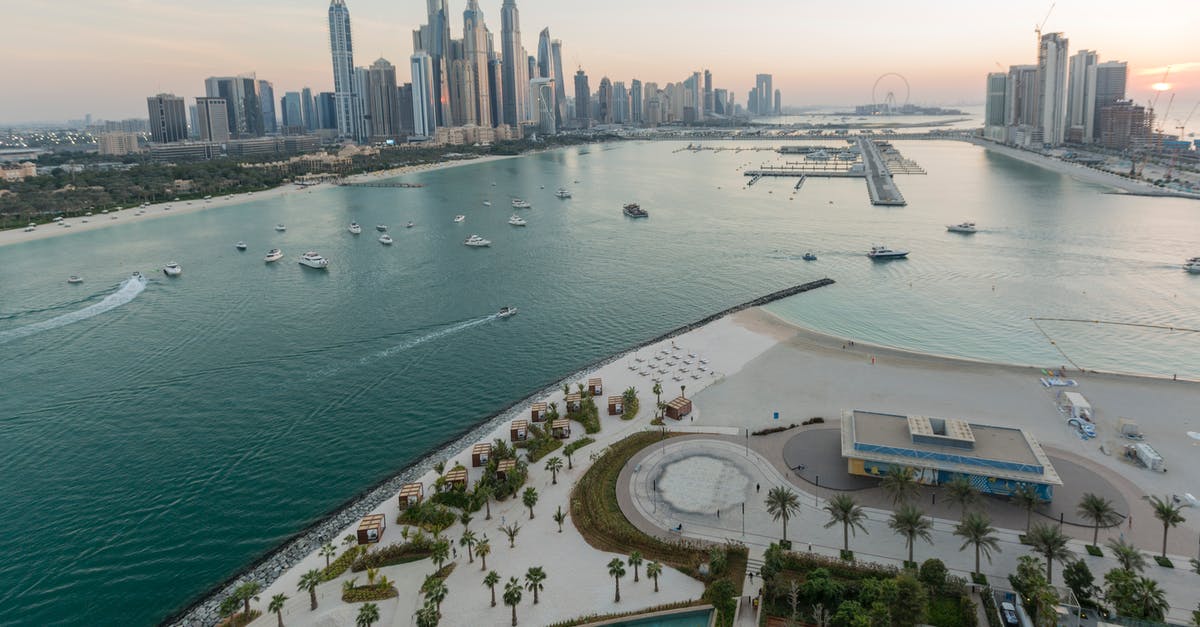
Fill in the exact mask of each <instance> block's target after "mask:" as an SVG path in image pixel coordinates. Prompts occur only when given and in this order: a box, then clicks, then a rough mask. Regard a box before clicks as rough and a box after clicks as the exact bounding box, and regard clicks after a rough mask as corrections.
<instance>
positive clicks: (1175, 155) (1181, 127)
mask: <svg viewBox="0 0 1200 627" xmlns="http://www.w3.org/2000/svg"><path fill="white" fill-rule="evenodd" d="M1196 107H1200V102H1197V103H1196V104H1194V105H1192V110H1191V111H1190V112H1188V114H1187V117H1186V118H1183V119H1182V120H1180V122H1179V126H1176V127H1175V128H1177V129H1179V139H1181V140H1182V139H1183V134H1184V133H1185V132H1187V124H1188V122H1189V121H1191V119H1192V114H1194V113H1196ZM1179 152H1180V151H1179V150H1173V151H1171V164H1170V165H1168V166H1167V174H1166V176H1164V177H1163V178H1165V179H1166V180H1168V181H1169V180H1171V173H1172V172H1174V171H1175V160H1176V159H1178V158H1179Z"/></svg>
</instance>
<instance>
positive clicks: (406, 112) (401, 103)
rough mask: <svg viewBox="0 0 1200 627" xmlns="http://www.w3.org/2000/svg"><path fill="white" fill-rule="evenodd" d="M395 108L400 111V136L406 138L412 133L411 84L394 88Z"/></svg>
mask: <svg viewBox="0 0 1200 627" xmlns="http://www.w3.org/2000/svg"><path fill="white" fill-rule="evenodd" d="M396 96H397V98H396V106H397V108H399V110H400V134H401V135H403V136H405V137H407V136H409V135H412V132H413V128H412V127H413V107H412V103H413V99H412V83H405V84H403V85H400V86H399V87H397V88H396Z"/></svg>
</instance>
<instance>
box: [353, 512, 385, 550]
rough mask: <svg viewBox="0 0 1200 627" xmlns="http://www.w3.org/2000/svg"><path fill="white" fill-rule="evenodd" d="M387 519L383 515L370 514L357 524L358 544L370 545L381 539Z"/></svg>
mask: <svg viewBox="0 0 1200 627" xmlns="http://www.w3.org/2000/svg"><path fill="white" fill-rule="evenodd" d="M385 527H387V518H386V517H384V515H383V514H371V515H370V516H367V517H366V518H363V519H362V522H360V523H358V543H359V544H371V543H373V542H379V541H380V540H382V539H383V529H384V528H385Z"/></svg>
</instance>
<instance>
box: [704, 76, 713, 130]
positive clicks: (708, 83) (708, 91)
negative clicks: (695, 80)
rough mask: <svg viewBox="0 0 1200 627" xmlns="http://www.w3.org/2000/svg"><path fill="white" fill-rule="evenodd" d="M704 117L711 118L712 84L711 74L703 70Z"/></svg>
mask: <svg viewBox="0 0 1200 627" xmlns="http://www.w3.org/2000/svg"><path fill="white" fill-rule="evenodd" d="M703 96H704V117H706V118H709V117H712V114H713V84H712V72H710V71H708V70H704V94H703Z"/></svg>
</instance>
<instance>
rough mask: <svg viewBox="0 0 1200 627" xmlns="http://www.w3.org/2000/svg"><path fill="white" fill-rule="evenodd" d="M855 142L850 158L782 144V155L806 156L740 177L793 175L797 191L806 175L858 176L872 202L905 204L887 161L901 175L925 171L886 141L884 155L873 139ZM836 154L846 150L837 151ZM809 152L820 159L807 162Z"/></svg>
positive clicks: (755, 179)
mask: <svg viewBox="0 0 1200 627" xmlns="http://www.w3.org/2000/svg"><path fill="white" fill-rule="evenodd" d="M857 145H858V150H857V152H856V154H854V159H853V160H848V159H831V158H829V157H828V156H827V155H828V152H825V151H824V149H822V148H821V147H811V146H783V147H780V148H777V149H775V151H776V152H779V153H780V154H782V155H805V156H806V159H805V160H804V161H785V162H784V164H783V165H766V164H764V165H762V166H760V167H758V168H754V169H748V170H746V171H745V172H743V175H744V176H748V177H751V178H750V181H749V182H748V183H746V186H747V187H750V186H752V185H754V184H755V183H757V182H759V181H760V180H762V179H763V177H796V178H798V179H799V180H798V181H796V184H795V186H794V187H793V188H792V189H795V190H799V189H800V188H801V187H802V186H803V185H804V181H805V180H807V179H808V178H809V177H822V178H861V179H864V180H865V181H866V183H867V193H868V194H869V196H870V199H871V204H872V205H877V206H885V207H903V206H905V205H907V204H908V203H907V202H906V201H905V200H904V196H903V195H902V194H901V193H900V188H899V187H898V186H897V185H896V182H895V179H894V178H893V173H892V170H891V167H890V165H889V164H891V163H897V164H901V165H902V168H903V169H902V170H901V173H902V174H924V173H925V171H924V170H923V169H921V167H920V166H919V165H917V164H916V162H914V161H911V160H908V159H904V158H903V157H901V156H900V153H899V152H898V151H897V150H896V149H895V148H893V147H891V145H890V144H889V145H888V153H887V154H888V155H889V157H888V158H885V157H884V155H883V153H881V151H880V148H879V146H878V145H877V142H875V141H873V140H871V139H868V138H863V137H859V138H858V140H857ZM837 154H838V155H842V154H846V153H841V152H839V153H837ZM813 155H820V158H819V159H818V160H815V161H810V160H809V159H812V157H813ZM859 159H861V161H859Z"/></svg>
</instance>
